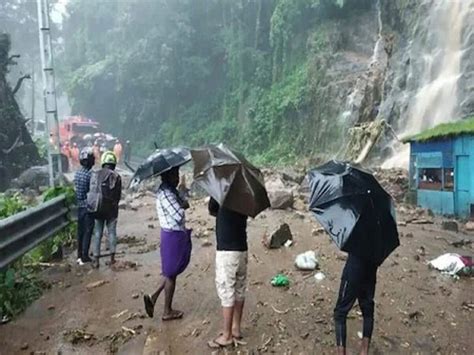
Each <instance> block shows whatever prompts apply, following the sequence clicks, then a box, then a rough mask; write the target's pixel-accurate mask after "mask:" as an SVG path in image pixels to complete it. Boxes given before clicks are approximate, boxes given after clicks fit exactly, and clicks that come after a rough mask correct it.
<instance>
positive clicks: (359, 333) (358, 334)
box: [357, 331, 363, 339]
mask: <svg viewBox="0 0 474 355" xmlns="http://www.w3.org/2000/svg"><path fill="white" fill-rule="evenodd" d="M357 336H358V337H359V339H362V338H363V334H362V332H361V331H358V332H357Z"/></svg>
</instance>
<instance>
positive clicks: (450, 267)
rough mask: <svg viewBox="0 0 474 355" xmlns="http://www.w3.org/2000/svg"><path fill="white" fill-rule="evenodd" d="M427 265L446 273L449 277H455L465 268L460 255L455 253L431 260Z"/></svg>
mask: <svg viewBox="0 0 474 355" xmlns="http://www.w3.org/2000/svg"><path fill="white" fill-rule="evenodd" d="M429 264H430V265H431V266H432V267H434V268H435V269H436V270H439V271H442V272H445V273H448V274H449V275H456V274H457V273H458V272H459V271H461V270H462V269H463V268H464V267H465V266H466V264H464V262H463V260H462V257H461V255H459V254H455V253H447V254H443V255H441V256H438V257H437V258H436V259H434V260H431V261H430V263H429Z"/></svg>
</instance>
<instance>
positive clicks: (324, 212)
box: [308, 161, 400, 355]
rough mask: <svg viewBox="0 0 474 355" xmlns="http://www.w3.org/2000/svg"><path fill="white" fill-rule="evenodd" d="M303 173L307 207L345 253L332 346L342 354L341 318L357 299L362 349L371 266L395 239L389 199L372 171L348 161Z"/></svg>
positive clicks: (368, 321) (370, 321)
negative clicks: (307, 184) (308, 188)
mask: <svg viewBox="0 0 474 355" xmlns="http://www.w3.org/2000/svg"><path fill="white" fill-rule="evenodd" d="M308 176H309V181H310V186H311V196H310V201H309V208H310V210H311V211H312V212H313V214H314V216H315V217H316V219H317V220H318V221H319V223H320V224H321V225H322V226H323V227H324V229H325V230H326V232H327V233H328V235H329V236H330V238H331V239H332V240H333V241H334V243H335V244H336V245H337V246H338V247H339V248H340V249H341V250H342V251H345V252H347V253H348V254H349V257H348V259H347V262H346V265H345V267H344V270H343V272H342V277H341V285H340V288H339V296H338V299H337V303H336V307H335V309H334V322H335V330H336V345H337V352H338V354H341V355H342V354H346V337H347V331H346V319H347V315H348V313H349V311H350V310H351V308H352V307H353V306H354V303H355V301H356V300H358V302H359V307H360V309H361V311H362V316H363V319H364V320H363V332H362V344H361V350H360V354H363V355H365V354H368V351H369V345H370V340H371V338H372V332H373V328H374V294H375V284H376V281H377V269H378V267H379V266H380V265H381V264H382V263H383V261H384V260H385V259H386V258H387V257H388V256H389V255H390V253H392V252H393V250H395V249H396V248H397V247H398V246H399V245H400V241H399V238H398V230H397V224H396V218H395V210H394V204H393V200H392V197H391V196H390V195H389V194H388V193H387V192H386V191H385V190H384V189H383V188H382V186H380V184H379V183H378V181H377V180H376V179H375V177H374V176H373V175H372V174H370V173H369V172H366V171H364V170H362V169H360V168H359V167H355V166H352V165H351V164H349V163H345V162H338V161H330V162H328V163H326V164H324V165H322V166H320V167H318V168H316V169H314V170H311V171H310V172H309V174H308Z"/></svg>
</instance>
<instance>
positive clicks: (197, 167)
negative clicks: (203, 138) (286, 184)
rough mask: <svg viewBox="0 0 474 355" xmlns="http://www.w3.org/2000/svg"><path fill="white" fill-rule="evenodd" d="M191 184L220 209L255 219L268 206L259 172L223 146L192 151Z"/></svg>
mask: <svg viewBox="0 0 474 355" xmlns="http://www.w3.org/2000/svg"><path fill="white" fill-rule="evenodd" d="M191 156H192V158H193V161H194V181H195V182H196V183H197V184H198V185H199V186H201V187H202V188H203V189H204V190H206V192H207V193H208V194H209V195H210V196H211V197H212V198H214V199H215V200H216V201H217V202H218V203H219V204H220V205H221V206H225V207H227V208H228V209H230V210H233V211H236V212H239V213H241V214H243V215H246V216H251V217H255V216H256V215H257V214H259V213H260V212H261V211H263V210H264V209H266V208H267V207H269V206H270V201H269V200H268V196H267V191H266V189H265V182H264V179H263V174H262V172H261V171H260V170H259V169H257V168H256V167H255V166H253V165H252V164H250V163H249V162H248V161H247V160H246V159H245V158H244V157H243V156H242V155H241V154H240V153H237V152H234V151H232V150H231V149H229V148H227V147H226V146H225V145H223V144H219V145H218V146H214V145H213V146H208V147H204V148H200V149H195V150H192V151H191Z"/></svg>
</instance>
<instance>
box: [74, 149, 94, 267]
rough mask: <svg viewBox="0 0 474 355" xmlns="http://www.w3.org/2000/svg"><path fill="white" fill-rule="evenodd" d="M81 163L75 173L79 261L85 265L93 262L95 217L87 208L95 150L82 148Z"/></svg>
mask: <svg viewBox="0 0 474 355" xmlns="http://www.w3.org/2000/svg"><path fill="white" fill-rule="evenodd" d="M79 163H80V164H81V166H82V168H81V169H80V170H78V171H77V172H76V174H75V175H74V186H75V188H76V200H77V206H78V210H77V263H78V264H79V265H83V264H84V263H87V262H91V261H92V259H91V258H90V257H89V248H90V244H91V237H92V231H93V229H94V217H92V216H91V215H90V213H89V212H88V210H87V193H88V192H89V186H90V180H91V174H92V167H93V166H94V163H95V158H94V152H93V151H92V149H91V148H89V147H86V148H84V149H82V151H81V153H80V154H79Z"/></svg>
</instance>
